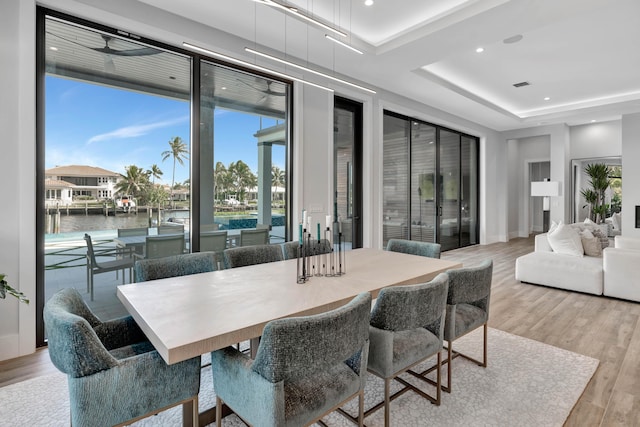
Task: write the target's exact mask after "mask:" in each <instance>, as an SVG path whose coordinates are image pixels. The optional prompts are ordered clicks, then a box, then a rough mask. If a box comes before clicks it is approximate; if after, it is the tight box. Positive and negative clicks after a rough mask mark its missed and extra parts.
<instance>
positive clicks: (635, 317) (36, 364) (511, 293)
mask: <svg viewBox="0 0 640 427" xmlns="http://www.w3.org/2000/svg"><path fill="white" fill-rule="evenodd" d="M532 250H533V238H529V239H513V240H511V241H510V242H509V243H495V244H491V245H486V246H473V247H469V248H464V249H458V250H455V251H448V252H444V253H443V254H442V258H443V259H451V260H457V261H462V262H463V263H464V264H465V265H474V264H476V263H478V262H479V261H480V260H482V259H485V258H492V259H493V261H494V269H493V288H492V295H491V313H490V320H489V326H491V327H493V328H496V329H501V330H503V331H506V332H510V333H513V334H516V335H520V336H523V337H527V338H531V339H534V340H537V341H541V342H544V343H547V344H550V345H554V346H556V347H560V348H564V349H567V350H570V351H574V352H576V353H580V354H584V355H587V356H591V357H593V358H596V359H598V360H600V365H599V367H598V369H597V371H596V373H595V374H594V376H593V378H592V379H591V382H590V383H589V385H588V386H587V388H586V389H585V391H584V393H583V395H582V397H581V398H580V400H579V401H578V403H577V404H576V406H575V408H574V409H573V411H572V413H571V415H570V416H569V418H568V420H567V422H566V423H565V426H579V427H589V426H640V304H639V303H633V302H627V301H622V300H616V299H611V298H606V297H596V296H592V295H586V294H579V293H576V292H569V291H562V290H558V289H552V288H546V287H543V286H535V285H528V284H522V283H520V282H518V281H516V280H515V278H514V266H515V259H516V258H517V257H519V256H520V255H523V254H526V253H529V252H531V251H532ZM489 363H491V360H490V359H489ZM54 371H55V368H54V367H53V366H52V365H51V362H50V361H49V355H48V353H47V351H46V349H45V350H39V351H37V352H36V353H35V354H33V355H29V356H25V357H21V358H17V359H13V360H8V361H4V362H0V387H1V386H5V385H8V384H12V383H15V382H19V381H23V380H25V379H28V378H33V377H36V376H39V375H45V374H47V373H50V372H54ZM553 386H554V385H553V383H550V384H549V388H552V387H553Z"/></svg>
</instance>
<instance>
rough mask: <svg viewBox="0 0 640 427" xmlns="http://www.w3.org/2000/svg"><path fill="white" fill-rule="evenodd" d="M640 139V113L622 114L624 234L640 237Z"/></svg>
mask: <svg viewBox="0 0 640 427" xmlns="http://www.w3.org/2000/svg"><path fill="white" fill-rule="evenodd" d="M639 141H640V113H637V114H628V115H624V116H622V235H624V236H629V237H639V238H640V228H635V223H636V216H635V215H636V206H640V186H638V183H639V182H640V168H638V167H637V164H638V159H640V143H639ZM625 184H626V185H625Z"/></svg>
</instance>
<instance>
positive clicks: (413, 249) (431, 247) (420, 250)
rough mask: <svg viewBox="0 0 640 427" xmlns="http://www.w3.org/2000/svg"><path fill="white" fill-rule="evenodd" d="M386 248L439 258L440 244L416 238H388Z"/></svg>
mask: <svg viewBox="0 0 640 427" xmlns="http://www.w3.org/2000/svg"><path fill="white" fill-rule="evenodd" d="M387 250H388V251H392V252H402V253H404V254H410V255H419V256H424V257H428V258H440V244H439V243H432V242H420V241H417V240H405V239H389V241H388V242H387Z"/></svg>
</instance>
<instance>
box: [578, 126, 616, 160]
mask: <svg viewBox="0 0 640 427" xmlns="http://www.w3.org/2000/svg"><path fill="white" fill-rule="evenodd" d="M569 136H570V139H571V155H570V158H571V159H587V158H591V157H613V156H619V155H621V153H622V122H621V121H620V120H614V121H610V122H602V123H591V124H587V125H581V126H572V127H571V128H570V131H569Z"/></svg>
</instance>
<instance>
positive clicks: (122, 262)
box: [84, 233, 134, 301]
mask: <svg viewBox="0 0 640 427" xmlns="http://www.w3.org/2000/svg"><path fill="white" fill-rule="evenodd" d="M84 240H85V242H86V243H87V293H89V294H90V295H91V301H93V283H94V281H93V276H94V275H96V274H100V273H108V272H110V271H115V272H116V273H117V272H118V271H119V270H122V284H123V285H124V270H126V269H129V283H131V278H132V269H133V262H134V260H133V258H132V257H131V256H127V257H122V256H123V255H124V254H125V252H124V249H115V248H114V249H111V248H110V249H101V250H94V248H93V242H92V240H91V236H90V235H88V234H86V233H85V235H84ZM105 256H112V257H114V259H113V261H100V262H98V260H97V257H105ZM116 257H122V258H119V259H118V258H116ZM117 278H118V276H117V274H116V279H117Z"/></svg>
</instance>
